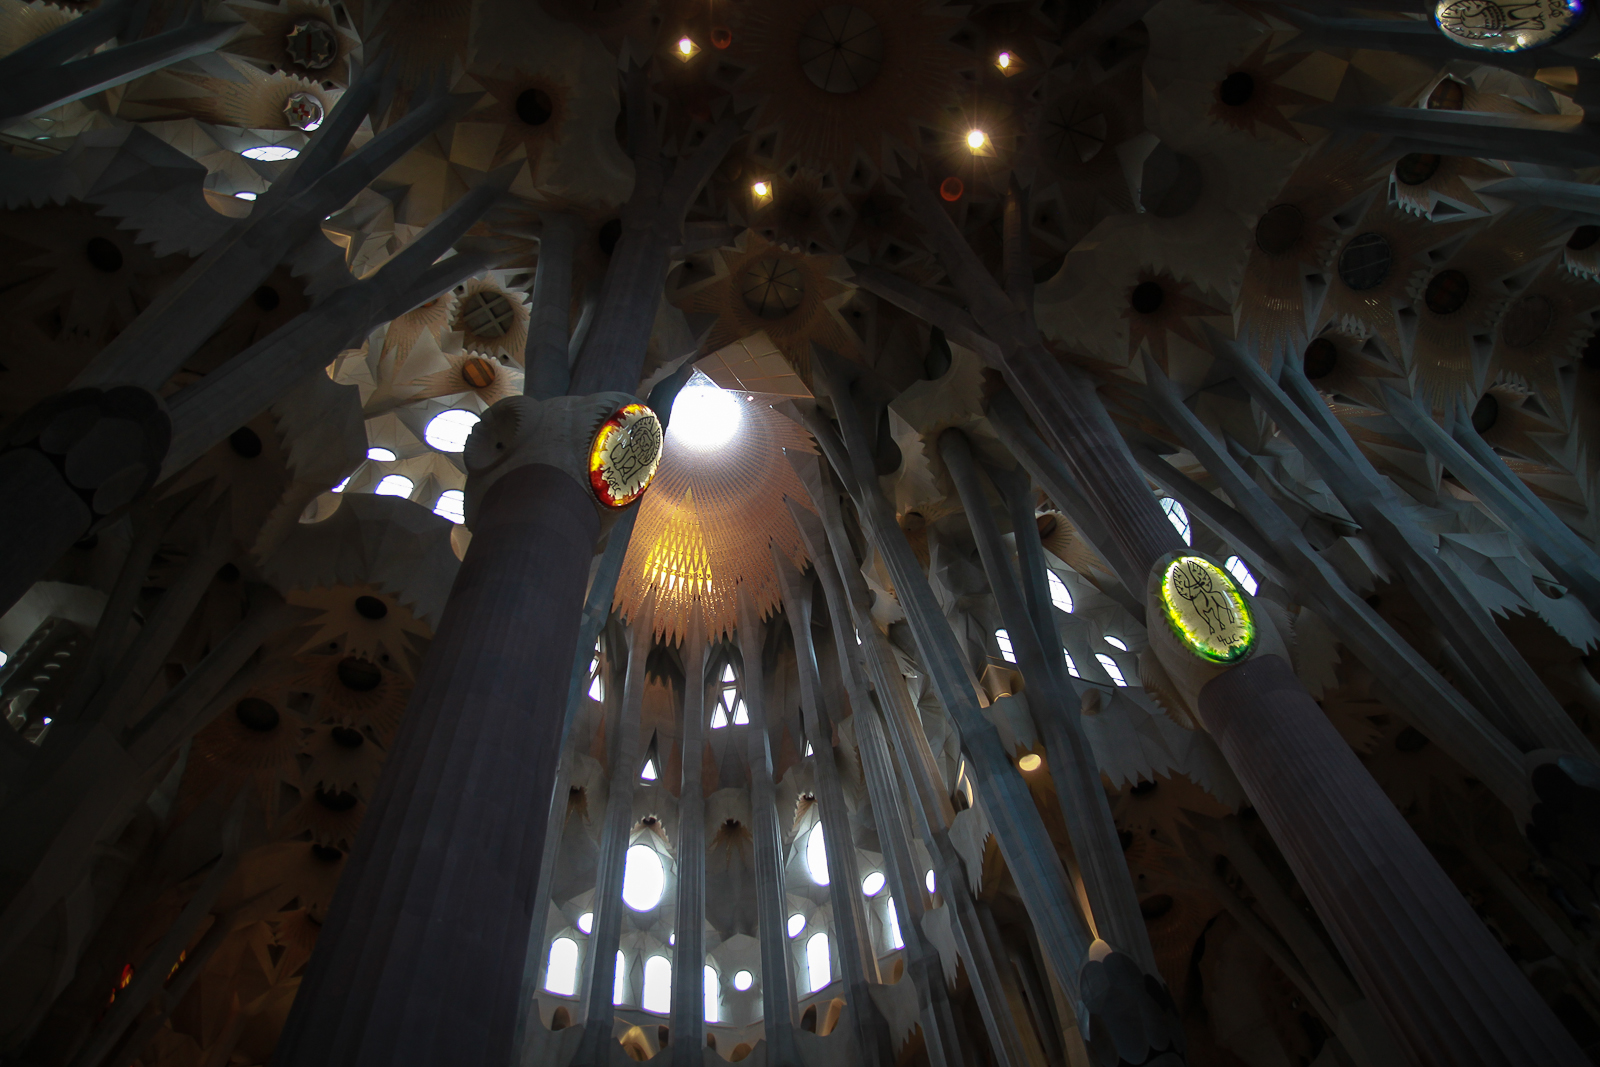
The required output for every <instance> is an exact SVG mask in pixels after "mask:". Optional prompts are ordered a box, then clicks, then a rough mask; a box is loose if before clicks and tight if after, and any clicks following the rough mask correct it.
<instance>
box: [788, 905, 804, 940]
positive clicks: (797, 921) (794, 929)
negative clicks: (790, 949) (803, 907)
mask: <svg viewBox="0 0 1600 1067" xmlns="http://www.w3.org/2000/svg"><path fill="white" fill-rule="evenodd" d="M805 928H806V917H805V916H804V915H801V914H800V913H799V912H798V911H797V912H795V913H794V914H793V915H791V916H789V936H790V937H799V936H800V931H801V930H804V929H805Z"/></svg>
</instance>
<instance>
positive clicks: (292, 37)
mask: <svg viewBox="0 0 1600 1067" xmlns="http://www.w3.org/2000/svg"><path fill="white" fill-rule="evenodd" d="M227 7H228V9H229V10H230V11H232V12H233V13H234V14H236V15H238V16H239V17H240V18H241V19H243V20H244V22H245V24H246V25H248V26H249V27H250V31H253V32H246V33H242V34H240V35H239V36H237V37H235V38H234V39H233V40H232V41H230V42H229V43H228V44H227V45H225V46H223V49H222V51H224V52H231V53H232V54H234V55H237V56H242V57H244V58H245V59H248V60H251V61H252V62H254V63H255V64H256V65H257V66H259V67H262V68H263V69H265V70H267V71H268V72H273V71H278V70H282V71H285V72H287V73H289V74H292V75H294V76H296V77H299V78H305V79H307V80H310V81H315V82H317V83H318V84H326V85H327V87H328V88H343V87H345V86H348V85H349V84H350V64H351V61H352V60H354V59H358V58H360V51H361V39H360V38H359V37H358V36H357V35H356V31H355V28H354V26H353V25H352V23H351V22H350V20H349V18H348V17H345V16H342V15H341V13H340V11H339V10H338V9H337V8H336V7H335V6H334V5H333V4H328V3H319V2H318V0H287V3H285V4H281V5H280V4H268V3H264V2H262V0H228V2H227Z"/></svg>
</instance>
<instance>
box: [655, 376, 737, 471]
mask: <svg viewBox="0 0 1600 1067" xmlns="http://www.w3.org/2000/svg"><path fill="white" fill-rule="evenodd" d="M743 419H744V411H743V409H742V408H741V407H740V406H739V401H738V400H737V399H735V398H734V396H733V395H732V394H731V393H729V392H728V391H727V390H725V389H719V388H718V387H717V383H715V382H713V381H712V380H711V379H710V378H708V377H706V375H705V374H704V373H703V372H701V371H695V372H694V376H693V377H691V378H690V379H689V382H688V384H687V385H685V386H684V387H683V389H682V391H680V392H679V393H678V398H677V399H676V400H674V401H673V403H672V418H671V419H670V420H669V421H668V423H667V437H668V438H669V439H670V440H672V441H674V442H675V443H677V444H680V445H683V446H685V447H687V448H691V449H693V450H694V451H696V452H710V451H712V450H714V449H717V448H721V447H722V446H723V445H725V444H727V443H728V441H729V439H731V438H732V437H733V435H734V434H735V433H736V432H737V431H738V429H739V424H740V423H741V422H742V421H743Z"/></svg>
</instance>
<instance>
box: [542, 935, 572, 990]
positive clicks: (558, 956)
mask: <svg viewBox="0 0 1600 1067" xmlns="http://www.w3.org/2000/svg"><path fill="white" fill-rule="evenodd" d="M544 987H545V989H547V990H549V991H550V992H551V993H556V994H559V995H560V996H563V997H570V996H572V995H573V994H574V993H576V992H577V991H578V943H577V942H576V941H574V940H572V938H570V937H558V938H556V939H555V940H554V941H552V942H550V962H549V963H548V964H547V965H546V966H545V969H544Z"/></svg>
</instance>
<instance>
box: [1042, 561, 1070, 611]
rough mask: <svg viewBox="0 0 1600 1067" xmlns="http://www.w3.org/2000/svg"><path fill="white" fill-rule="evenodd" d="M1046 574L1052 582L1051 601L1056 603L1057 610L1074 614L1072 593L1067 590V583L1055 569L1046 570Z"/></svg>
mask: <svg viewBox="0 0 1600 1067" xmlns="http://www.w3.org/2000/svg"><path fill="white" fill-rule="evenodd" d="M1044 576H1045V577H1046V578H1047V579H1049V582H1050V603H1051V604H1053V605H1055V608H1056V610H1057V611H1064V612H1066V613H1067V614H1068V615H1070V614H1072V594H1071V593H1070V592H1068V590H1067V583H1066V582H1063V581H1062V580H1061V575H1059V574H1057V573H1056V572H1055V571H1045V572H1044Z"/></svg>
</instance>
